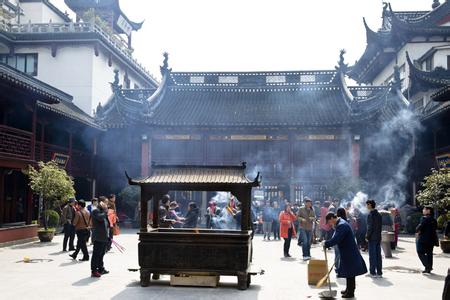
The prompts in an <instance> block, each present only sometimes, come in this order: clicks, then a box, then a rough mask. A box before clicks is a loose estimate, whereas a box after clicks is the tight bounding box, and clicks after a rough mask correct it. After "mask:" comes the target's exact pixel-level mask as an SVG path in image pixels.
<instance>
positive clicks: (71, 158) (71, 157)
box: [68, 130, 73, 174]
mask: <svg viewBox="0 0 450 300" xmlns="http://www.w3.org/2000/svg"><path fill="white" fill-rule="evenodd" d="M72 138H73V133H72V130H71V131H69V161H68V170H69V173H70V174H71V173H72V160H73V156H72V147H73V145H72V144H73V141H72Z"/></svg>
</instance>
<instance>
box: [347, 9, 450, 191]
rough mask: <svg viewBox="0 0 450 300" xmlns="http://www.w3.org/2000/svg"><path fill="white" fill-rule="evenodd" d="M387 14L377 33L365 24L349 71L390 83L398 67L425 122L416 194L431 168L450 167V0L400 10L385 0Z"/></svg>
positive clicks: (415, 165) (414, 177)
mask: <svg viewBox="0 0 450 300" xmlns="http://www.w3.org/2000/svg"><path fill="white" fill-rule="evenodd" d="M382 17H383V18H382V24H381V27H380V29H379V30H377V31H373V30H372V29H370V28H369V26H368V25H367V24H366V22H364V25H365V27H366V35H367V46H366V49H365V52H364V53H363V54H362V56H361V57H360V59H359V60H358V61H357V62H356V63H355V64H354V65H353V66H352V67H350V71H349V72H348V74H349V76H350V77H352V78H353V79H355V80H356V81H357V82H359V83H363V84H368V85H372V84H374V85H380V84H381V85H387V84H389V83H390V82H391V81H392V80H393V78H394V72H393V69H394V68H397V69H398V70H399V74H400V80H401V90H402V92H403V94H404V96H405V97H406V98H407V99H408V100H409V101H410V102H411V104H412V107H413V109H414V111H415V112H416V114H417V117H418V118H419V119H420V120H421V123H422V126H423V130H422V131H421V132H420V133H418V135H417V138H416V140H415V149H414V152H415V155H414V159H413V160H412V162H411V165H410V166H411V169H413V172H412V174H410V175H411V181H412V188H413V190H412V194H415V192H416V190H417V189H418V188H419V183H420V182H421V181H422V179H423V177H424V176H426V175H428V174H430V169H431V168H435V169H438V168H448V167H450V164H449V163H448V162H449V160H450V135H449V134H448V132H450V127H449V118H448V117H449V107H450V105H449V102H448V100H449V94H448V84H449V82H450V81H449V80H450V71H449V70H450V2H449V1H442V3H440V2H439V1H436V0H435V1H433V4H432V9H431V10H427V11H395V10H393V8H392V7H391V5H390V4H385V5H384V8H383V12H382ZM412 198H413V199H414V197H412Z"/></svg>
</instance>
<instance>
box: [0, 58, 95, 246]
mask: <svg viewBox="0 0 450 300" xmlns="http://www.w3.org/2000/svg"><path fill="white" fill-rule="evenodd" d="M0 90H1V94H0V243H3V242H8V241H11V240H16V239H25V238H32V237H34V236H36V230H37V225H31V222H32V220H37V219H38V198H37V197H36V196H34V195H33V193H32V191H31V190H30V188H29V186H28V182H29V179H28V177H27V176H26V175H25V174H24V172H23V171H24V170H26V169H27V168H28V166H29V165H36V163H37V162H38V161H49V160H56V161H57V162H58V163H59V164H60V166H61V167H63V168H65V169H66V170H67V172H68V173H69V174H70V175H71V176H72V177H73V178H74V181H75V189H76V192H77V197H79V198H84V199H89V198H90V197H91V196H92V192H93V190H92V189H93V185H95V170H94V162H95V156H96V147H97V146H96V141H97V139H98V137H99V135H100V133H101V132H103V130H102V129H101V128H100V127H99V126H98V125H97V124H96V123H94V119H93V118H92V117H90V116H89V115H87V114H86V113H84V112H83V111H82V110H81V109H79V108H78V107H77V106H75V105H74V104H73V103H72V96H70V95H68V94H66V93H64V92H62V91H60V90H58V89H56V88H54V87H52V86H49V85H48V84H46V83H44V82H42V81H39V80H38V79H36V78H35V77H33V76H31V75H28V74H26V73H24V72H21V71H18V70H16V69H15V68H12V67H10V66H8V65H5V64H2V63H0Z"/></svg>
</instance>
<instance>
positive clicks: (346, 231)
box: [324, 212, 367, 298]
mask: <svg viewBox="0 0 450 300" xmlns="http://www.w3.org/2000/svg"><path fill="white" fill-rule="evenodd" d="M325 219H326V222H327V224H329V225H332V226H334V227H335V231H334V234H333V237H332V238H331V239H330V240H328V241H326V242H325V243H324V248H330V247H333V246H334V245H337V246H338V248H339V252H340V255H341V262H340V264H339V267H338V268H337V277H341V278H346V279H347V288H346V289H345V290H344V291H342V292H341V293H342V298H353V297H354V296H355V287H356V284H355V277H356V276H359V275H362V274H365V273H367V267H366V263H365V262H364V259H363V258H362V256H361V254H360V252H359V249H358V246H357V245H356V241H355V236H354V235H353V231H352V228H351V227H350V225H349V224H348V223H347V222H346V221H344V220H342V219H341V218H338V217H337V216H336V214H334V213H332V212H331V213H328V214H327V216H326V218H325Z"/></svg>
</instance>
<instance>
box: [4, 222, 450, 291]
mask: <svg viewBox="0 0 450 300" xmlns="http://www.w3.org/2000/svg"><path fill="white" fill-rule="evenodd" d="M135 232H136V231H134V230H122V234H121V235H120V236H118V237H116V241H117V242H118V243H119V244H121V245H123V246H124V247H125V248H126V251H125V252H124V253H120V252H119V251H118V250H117V249H113V251H112V252H111V253H108V254H106V256H105V266H106V268H107V269H108V270H109V271H110V272H111V273H110V274H107V275H104V276H102V278H100V279H97V278H91V277H90V263H89V262H78V261H74V260H72V259H71V258H70V257H69V256H68V254H69V253H68V252H61V249H62V246H61V243H62V236H61V235H58V236H56V237H55V239H54V240H53V242H52V243H49V244H48V243H47V244H44V243H39V242H33V243H28V244H24V245H17V246H11V247H6V248H0V270H1V273H0V291H1V293H0V295H1V296H0V298H1V299H90V300H91V299H159V300H160V299H177V298H178V299H208V300H210V299H221V300H223V299H232V298H233V299H283V300H285V299H296V300H297V299H318V296H317V295H318V292H320V291H321V290H323V289H316V288H315V287H310V286H308V284H307V278H306V266H307V264H306V263H305V262H303V261H302V260H301V259H299V258H301V250H300V247H298V246H297V245H296V241H295V242H294V241H293V242H292V245H291V255H293V256H294V257H293V258H292V259H285V258H284V257H282V252H283V251H282V248H283V242H282V241H270V242H263V241H262V237H261V236H258V235H257V236H255V240H254V248H255V249H254V265H255V267H259V268H262V269H264V270H265V274H264V275H257V276H254V277H253V278H252V285H251V286H250V288H249V289H248V290H246V291H239V290H238V289H237V287H236V282H237V280H236V277H224V276H222V277H221V279H220V286H219V287H218V288H198V287H171V286H169V277H168V276H161V280H159V281H152V283H151V285H150V286H149V287H146V288H142V287H140V285H139V273H138V272H129V271H128V270H127V269H128V268H138V258H137V235H136V234H135ZM89 250H90V251H91V250H92V247H90V249H89ZM434 253H435V256H434V259H435V260H434V271H433V274H431V275H422V274H421V273H420V272H421V270H422V266H421V264H420V261H419V259H418V258H417V256H416V253H415V244H414V238H412V237H401V238H400V243H399V250H398V251H396V252H394V258H392V259H384V260H383V268H384V278H382V279H372V278H369V277H367V276H359V277H357V278H356V284H357V289H356V296H357V298H356V299H360V300H370V299H386V300H391V299H408V300H413V299H433V300H438V299H441V297H442V296H441V295H442V290H443V285H444V279H445V275H446V274H447V268H448V267H450V255H448V254H443V253H442V251H441V250H440V249H439V248H434ZM312 255H313V257H315V258H319V259H323V252H322V250H321V249H320V247H319V246H314V247H313V249H312ZM25 256H28V257H29V258H30V259H32V263H24V262H23V258H24V257H25ZM80 257H81V256H80ZM363 257H364V259H365V260H366V263H367V264H368V255H367V254H366V253H364V254H363ZM331 259H333V256H332V255H331ZM333 275H334V272H333ZM332 281H333V282H334V283H333V289H335V290H338V291H340V290H342V289H343V288H344V287H345V280H344V279H338V280H337V281H336V278H335V277H334V276H333V280H332ZM338 294H339V292H338Z"/></svg>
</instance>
